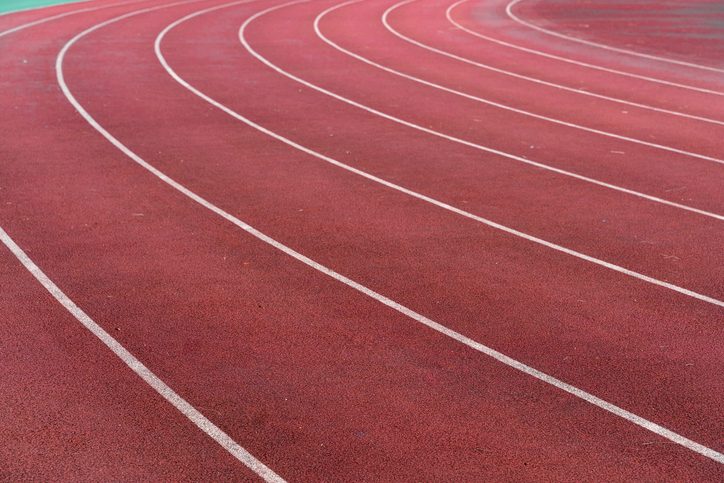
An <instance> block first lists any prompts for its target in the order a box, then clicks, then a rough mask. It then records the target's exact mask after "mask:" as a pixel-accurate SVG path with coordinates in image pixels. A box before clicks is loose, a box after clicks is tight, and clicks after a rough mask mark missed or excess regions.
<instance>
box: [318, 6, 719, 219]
mask: <svg viewBox="0 0 724 483" xmlns="http://www.w3.org/2000/svg"><path fill="white" fill-rule="evenodd" d="M361 1H362V0H350V1H348V2H345V3H341V4H339V5H335V6H334V7H330V8H328V9H327V10H325V11H324V12H322V13H320V14H319V15H318V16H317V18H316V19H314V31H315V32H316V33H317V36H318V37H319V38H321V39H322V40H324V41H325V42H326V43H327V44H329V45H331V46H332V47H334V48H335V49H337V50H339V51H340V52H342V53H344V54H347V55H349V56H350V57H353V58H355V59H357V60H360V61H362V62H364V63H366V64H369V65H371V66H373V67H376V68H378V69H381V70H384V71H385V72H389V73H391V74H395V75H398V76H400V77H403V78H405V79H408V80H411V81H414V82H418V83H420V84H423V85H426V86H428V87H432V88H435V89H439V90H441V91H444V92H448V93H450V94H454V95H457V96H460V97H464V98H466V99H470V100H472V101H477V102H481V103H483V104H487V105H489V106H493V107H497V108H500V109H504V110H507V111H511V112H515V113H516V114H521V115H524V116H530V117H533V118H535V119H540V120H542V121H547V122H551V123H554V124H559V125H562V126H566V127H570V128H573V129H580V130H582V131H586V132H590V133H593V134H599V135H601V136H607V137H610V138H613V139H618V140H620V141H627V142H631V143H635V144H640V145H642V146H646V147H650V148H654V149H661V150H663V151H668V152H671V153H676V154H681V155H684V156H690V157H692V158H698V159H703V160H706V161H713V162H715V163H720V164H724V160H722V159H719V158H714V157H711V156H705V155H703V154H697V153H692V152H689V151H684V150H681V149H677V148H672V147H670V146H664V145H661V144H656V143H650V142H648V141H642V140H640V139H635V138H630V137H627V136H622V135H619V134H614V133H610V132H606V131H601V130H599V129H594V128H590V127H586V126H581V125H579V124H574V123H570V122H566V121H561V120H559V119H554V118H551V117H547V116H543V115H540V114H535V113H532V112H528V111H524V110H522V109H517V108H515V107H511V106H506V105H505V104H500V103H497V102H493V101H490V100H488V99H483V98H481V97H477V96H473V95H471V94H466V93H464V92H460V91H456V90H454V89H450V88H448V87H444V86H441V85H439V84H435V83H433V82H429V81H426V80H423V79H420V78H418V77H414V76H411V75H408V74H404V73H402V72H400V71H397V70H394V69H392V68H389V67H385V66H383V65H381V64H378V63H376V62H373V61H371V60H369V59H367V58H365V57H363V56H361V55H359V54H355V53H354V52H351V51H349V50H346V49H344V48H342V47H340V46H339V45H338V44H336V43H334V42H333V41H331V40H330V39H328V38H327V37H325V36H324V34H323V33H322V32H321V30H320V29H319V22H320V21H321V19H322V17H324V16H325V15H327V14H328V13H330V12H332V11H334V10H337V9H338V8H341V7H346V6H348V5H352V4H354V3H359V2H361ZM398 5H399V4H398ZM395 7H397V5H394V6H392V7H391V8H390V9H388V10H387V11H385V13H384V14H383V15H382V22H383V23H384V24H385V26H387V27H388V30H390V31H392V29H391V27H389V26H388V23H387V14H388V12H390V11H391V10H393V9H394V8H395ZM392 32H393V33H395V32H394V31H392ZM722 124H724V123H722ZM720 218H721V219H722V220H724V216H722V217H720Z"/></svg>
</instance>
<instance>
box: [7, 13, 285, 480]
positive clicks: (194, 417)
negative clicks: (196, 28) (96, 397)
mask: <svg viewBox="0 0 724 483" xmlns="http://www.w3.org/2000/svg"><path fill="white" fill-rule="evenodd" d="M198 1H202V0H186V1H182V2H175V3H169V4H166V5H161V6H156V7H152V8H145V9H142V10H137V11H135V12H131V13H127V14H125V15H121V16H119V17H115V18H113V19H111V20H107V21H105V22H102V23H99V24H97V25H95V26H93V27H91V28H89V29H87V30H85V31H83V32H81V33H79V34H78V35H76V36H75V37H73V38H72V39H71V40H70V41H69V42H68V43H67V44H65V46H63V49H62V50H61V51H60V53H59V54H58V58H57V59H56V62H55V70H56V75H57V78H58V84H59V85H60V88H61V89H62V91H63V94H65V97H66V98H67V99H68V100H69V101H70V103H71V104H72V105H73V107H75V109H76V110H77V111H78V113H80V114H81V115H82V116H83V117H84V118H85V119H86V120H87V121H88V122H89V123H90V124H91V125H92V126H93V127H94V128H95V129H96V130H97V131H98V132H100V133H101V134H103V136H105V138H106V139H108V140H109V141H111V143H113V145H114V146H116V147H117V148H119V149H120V150H121V151H123V152H124V153H126V154H127V155H129V156H131V158H133V159H134V160H135V161H137V162H138V163H139V164H141V165H142V166H144V167H145V168H146V169H148V170H149V171H151V172H152V173H153V174H155V175H156V176H158V177H159V178H161V179H163V180H164V181H166V182H167V183H169V184H171V185H172V186H174V187H175V188H177V189H179V190H180V191H181V192H183V193H185V194H187V195H189V196H191V195H192V194H191V192H189V191H188V190H186V189H185V188H183V187H182V186H180V185H177V184H176V183H175V182H173V181H172V180H170V179H169V178H167V177H165V176H164V175H163V174H162V173H161V172H159V171H157V170H156V169H155V168H153V167H152V166H150V165H148V164H147V163H145V161H143V160H142V159H140V158H138V156H136V155H135V154H133V153H132V152H131V151H129V150H128V149H127V148H126V147H125V146H123V145H122V144H121V143H120V142H119V141H118V140H116V139H115V138H114V137H113V136H111V135H110V134H109V133H108V132H107V131H105V130H104V129H103V128H102V127H101V126H100V125H99V124H98V123H97V122H96V121H95V120H94V119H93V118H92V117H91V116H90V115H89V114H88V113H87V112H86V110H85V109H83V107H82V106H81V105H80V104H79V103H78V101H77V100H76V99H75V97H74V96H73V94H72V93H71V92H70V90H69V89H68V86H67V84H66V83H65V78H64V76H63V59H64V58H65V54H66V53H67V52H68V49H70V47H71V46H72V45H73V44H75V43H76V42H77V41H78V40H79V39H81V38H82V37H84V36H86V35H87V34H89V33H91V32H93V31H95V30H98V29H100V28H102V27H105V26H107V25H110V24H112V23H114V22H118V21H120V20H123V19H126V18H129V17H132V16H134V15H139V14H142V13H146V12H151V11H154V10H160V9H162V8H168V7H173V6H178V5H184V4H190V3H195V2H198ZM249 1H253V0H244V2H240V3H245V2H249ZM194 196H196V195H193V196H191V197H192V198H194ZM197 201H199V200H197ZM0 235H4V238H3V242H5V244H6V245H8V247H10V249H11V250H13V253H15V255H16V256H17V257H18V258H19V259H20V260H21V261H22V262H23V264H24V265H25V266H26V267H27V268H28V270H30V271H31V272H32V273H33V275H35V277H36V278H37V279H38V280H39V281H40V282H41V283H42V284H43V286H45V288H46V289H47V290H48V291H49V292H50V293H51V294H53V296H54V297H55V298H56V299H58V301H59V302H60V303H61V304H63V306H64V307H65V308H66V309H68V310H69V311H70V312H71V313H72V314H73V315H74V316H75V317H76V318H77V319H78V320H79V321H80V322H81V323H82V324H83V325H85V326H86V327H87V328H88V330H90V331H91V332H93V333H94V334H95V335H96V336H97V337H98V338H99V339H101V340H102V341H103V342H104V343H105V344H106V345H107V346H108V347H109V348H110V349H111V350H112V351H113V352H114V353H115V354H116V355H117V356H118V357H120V358H121V359H122V360H123V362H125V363H126V364H127V365H128V366H129V367H130V368H131V369H132V370H133V371H134V372H136V373H137V374H138V375H139V376H141V377H142V378H143V380H144V381H146V382H147V383H148V384H149V385H151V387H153V388H154V389H155V390H156V391H157V392H158V393H159V394H160V395H161V396H163V397H164V398H165V399H166V400H167V401H168V402H170V403H171V404H172V405H173V406H174V407H175V408H176V409H178V410H179V411H181V413H183V414H184V416H186V417H187V418H188V419H189V420H191V422H193V423H194V424H195V425H196V426H198V427H199V428H200V429H201V430H202V431H203V432H204V433H206V434H207V435H209V436H210V437H211V438H212V439H214V441H216V442H217V443H218V444H219V445H221V446H222V447H223V448H224V449H225V450H227V451H228V452H229V453H231V454H232V455H233V456H234V457H236V459H238V460H239V461H240V462H242V463H243V464H244V465H246V466H247V467H248V468H249V469H251V470H252V471H253V472H255V473H256V474H257V475H259V476H260V477H262V478H263V479H264V481H266V482H268V483H285V481H284V480H283V479H282V478H281V477H280V476H279V475H277V474H276V473H274V472H273V471H272V470H271V469H270V468H268V467H267V466H266V465H264V463H262V462H261V461H259V460H258V459H256V458H255V457H254V456H253V455H252V454H251V453H249V452H248V451H247V450H245V449H244V448H243V447H241V446H240V445H239V444H238V443H237V442H236V441H234V440H233V439H231V437H229V436H228V435H227V434H226V433H225V432H223V431H222V430H221V429H219V428H218V427H217V426H216V425H214V424H213V423H212V422H211V421H210V420H209V419H207V418H206V416H204V415H203V414H201V413H200V412H199V411H197V410H196V409H195V408H194V407H193V406H191V405H190V404H189V403H187V402H186V401H185V400H184V399H183V398H181V397H180V396H179V395H178V394H176V393H175V392H174V391H173V390H171V388H169V387H168V386H167V385H166V384H165V383H164V382H163V381H161V380H160V379H158V377H156V376H155V375H154V374H153V373H151V371H150V370H148V369H147V368H146V367H145V366H144V365H143V364H141V362H139V361H138V360H137V359H136V358H135V357H133V356H132V355H131V354H130V353H129V352H128V351H127V350H126V349H124V348H123V347H122V346H121V345H120V344H119V343H118V342H116V340H115V339H113V338H112V337H111V336H110V335H108V333H107V332H105V331H104V330H103V329H102V328H100V327H99V326H98V325H97V324H96V323H95V322H93V320H91V319H90V317H88V316H87V315H86V314H85V313H84V312H83V311H82V310H81V309H79V308H78V307H77V306H76V305H75V304H74V303H73V302H72V301H71V300H70V299H69V298H68V297H66V296H65V295H64V294H63V292H61V291H60V289H58V287H57V286H55V284H53V282H51V281H50V280H49V279H48V278H47V277H46V276H45V275H43V274H42V272H41V271H40V269H38V268H37V266H35V265H34V264H33V263H32V262H31V261H30V260H29V259H28V258H27V256H25V257H23V256H24V254H23V253H22V252H21V251H20V249H19V248H17V245H15V244H14V243H12V240H9V238H8V237H7V235H5V233H4V232H2V233H0Z"/></svg>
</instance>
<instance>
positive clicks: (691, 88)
mask: <svg viewBox="0 0 724 483" xmlns="http://www.w3.org/2000/svg"><path fill="white" fill-rule="evenodd" d="M467 1H468V0H461V1H459V2H457V3H455V4H453V5H452V6H451V7H450V9H449V10H448V20H450V22H451V23H452V24H453V25H455V26H456V27H458V28H460V29H461V30H463V31H465V32H468V33H469V34H472V35H475V36H476V37H480V38H483V39H485V40H490V41H492V42H496V43H498V44H501V45H505V46H507V47H512V48H514V49H518V50H522V51H524V52H528V53H531V54H535V55H540V56H543V57H548V58H549V59H555V60H560V61H561V62H567V63H569V64H575V65H580V66H581V67H587V68H589V69H596V70H600V71H603V72H609V73H611V74H617V75H622V76H626V77H633V78H635V79H640V80H645V81H649V82H656V83H658V84H665V85H668V86H673V87H680V88H682V89H689V90H693V91H698V92H704V93H706V94H714V95H717V96H724V92H721V91H714V90H711V89H704V88H701V87H694V86H688V85H684V84H677V83H676V82H669V81H665V80H662V79H656V78H653V77H647V76H643V75H638V74H632V73H631V72H624V71H621V70H615V69H609V68H607V67H603V66H600V65H594V64H588V63H586V62H580V61H578V60H573V59H569V58H566V57H560V56H558V55H553V54H548V53H545V52H541V51H539V50H534V49H528V48H525V47H521V46H518V45H514V44H510V43H508V42H503V41H501V40H497V39H493V38H491V37H487V36H485V35H482V34H479V33H477V32H475V31H473V30H470V29H467V28H465V27H463V26H462V25H460V24H458V23H456V22H455V21H454V20H452V18H451V17H450V15H449V12H450V10H452V9H453V8H454V7H456V6H458V5H460V4H461V3H464V2H467Z"/></svg>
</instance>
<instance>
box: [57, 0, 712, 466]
mask: <svg viewBox="0 0 724 483" xmlns="http://www.w3.org/2000/svg"><path fill="white" fill-rule="evenodd" d="M305 1H308V0H298V1H296V2H292V3H301V2H305ZM246 2H247V0H242V1H238V2H233V3H229V4H225V5H221V6H216V7H212V8H207V9H204V10H201V11H198V12H196V13H194V14H191V15H188V16H186V17H183V18H182V19H180V20H177V21H176V22H174V23H172V24H170V25H169V26H168V27H166V28H165V29H164V30H163V31H162V32H161V33H160V34H159V35H158V37H157V38H156V42H155V46H154V47H155V50H156V54H157V56H158V57H159V60H160V61H161V63H162V64H163V65H164V67H165V68H166V69H167V70H168V71H169V74H171V75H172V77H174V79H176V80H177V81H179V82H181V83H182V85H184V86H185V87H187V88H188V89H189V90H191V91H192V92H194V93H197V95H199V94H200V93H199V92H198V91H196V90H195V89H194V88H193V87H191V86H190V85H188V84H187V83H185V81H183V80H182V79H180V78H179V77H178V76H177V75H176V74H175V72H173V70H171V69H170V67H168V64H167V63H166V61H165V59H164V58H163V56H162V54H161V51H160V44H161V40H162V39H163V36H164V35H165V34H166V33H167V32H168V31H169V30H171V29H172V28H173V27H175V26H176V25H179V24H180V23H182V22H184V21H186V20H188V19H190V18H193V17H196V16H198V15H202V14H204V13H208V12H211V11H214V10H219V9H222V8H227V7H231V6H236V5H240V4H243V3H246ZM247 22H248V20H247ZM99 27H100V26H97V27H94V29H95V28H99ZM81 35H82V34H81ZM68 47H69V46H68V45H66V47H64V52H65V51H67V48H68ZM56 67H57V69H58V80H59V83H61V87H62V89H63V92H64V93H65V94H66V96H67V97H68V100H69V101H70V102H71V104H73V106H74V107H76V109H78V112H79V113H80V114H81V115H82V116H83V117H84V118H85V119H86V120H87V121H88V122H89V124H91V126H93V127H94V128H95V129H96V130H97V131H98V132H99V133H100V134H101V135H103V136H104V137H105V138H106V139H108V140H109V141H110V142H111V143H112V144H113V145H114V146H116V147H117V148H119V149H120V150H121V151H122V152H124V153H125V154H126V155H128V156H129V157H130V158H131V159H133V160H134V161H135V162H137V163H138V164H139V165H141V166H142V167H144V168H146V169H147V170H148V171H150V172H151V173H153V174H154V175H155V176H157V177H158V178H160V179H161V180H162V181H164V182H166V183H167V184H169V185H170V186H171V187H173V188H175V189H177V190H178V191H180V192H181V193H183V194H185V195H186V196H188V197H189V198H191V199H192V200H194V201H196V202H197V203H199V204H201V205H202V206H204V207H206V208H208V209H209V210H211V211H213V212H214V213H216V214H218V215H220V216H222V217H223V218H224V219H226V220H228V221H229V222H231V223H233V224H234V225H236V226H238V227H239V228H241V229H243V230H244V231H246V232H247V233H249V234H251V235H253V236H255V237H257V238H258V239H260V240H261V241H264V242H266V243H268V244H270V245H272V246H273V247H275V248H277V249H278V250H280V251H282V252H284V253H285V254H287V255H289V256H292V257H293V258H295V259H297V260H298V261H300V262H302V263H304V264H306V265H308V266H310V267H312V268H314V269H315V270H318V271H319V272H321V273H324V274H326V275H328V276H330V277H332V278H334V279H335V280H338V281H339V282H341V283H343V284H345V285H347V286H349V287H351V288H353V289H355V290H357V291H359V292H361V293H363V294H365V295H368V296H369V297H371V298H373V299H375V300H377V301H379V302H380V303H382V304H384V305H386V306H388V307H390V308H392V309H394V310H396V311H398V312H400V313H402V314H404V315H407V316H408V317H410V318H412V319H413V320H416V321H418V322H420V323H422V324H424V325H426V326H427V327H429V328H431V329H433V330H435V331H437V332H439V333H441V334H443V335H446V336H448V337H451V338H453V339H455V340H457V341H459V342H461V343H463V344H465V345H467V346H468V347H470V348H472V349H474V350H476V351H479V352H481V353H484V354H486V355H488V356H490V357H492V358H494V359H496V360H498V361H499V362H502V363H503V364H505V365H507V366H509V367H512V368H514V369H517V370H519V371H522V372H524V373H525V374H528V375H530V376H533V377H535V378H536V379H539V380H541V381H543V382H546V383H548V384H551V385H553V386H555V387H557V388H559V389H561V390H563V391H566V392H568V393H569V394H572V395H574V396H576V397H579V398H581V399H584V400H586V401H588V402H590V403H591V404H593V405H595V406H597V407H599V408H601V409H604V410H605V411H608V412H610V413H613V414H615V415H617V416H620V417H622V418H624V419H626V420H628V421H631V422H633V423H634V424H636V425H638V426H640V427H643V428H645V429H648V430H649V431H652V432H654V433H656V434H658V435H660V436H662V437H664V438H666V439H668V440H670V441H672V442H675V443H677V444H680V445H682V446H684V447H686V448H687V449H690V450H692V451H694V452H697V453H699V454H701V455H703V456H706V457H707V458H711V459H713V460H714V461H717V462H719V463H724V454H721V453H719V452H717V451H714V450H713V449H710V448H707V447H706V446H703V445H701V444H699V443H696V442H694V441H692V440H689V439H687V438H685V437H683V436H680V435H678V434H676V433H674V432H672V431H670V430H668V429H666V428H664V427H662V426H659V425H657V424H655V423H653V422H650V421H648V420H646V419H643V418H641V417H639V416H636V415H635V414H633V413H630V412H628V411H626V410H624V409H621V408H619V407H617V406H615V405H613V404H610V403H608V402H606V401H604V400H602V399H600V398H597V397H596V396H593V395H591V394H589V393H587V392H585V391H582V390H580V389H578V388H576V387H573V386H571V385H569V384H566V383H564V382H562V381H559V380H558V379H555V378H553V377H551V376H548V375H547V374H545V373H543V372H540V371H538V370H536V369H533V368H532V367H529V366H527V365H525V364H522V363H521V362H518V361H516V360H515V359H512V358H510V357H508V356H506V355H504V354H502V353H500V352H497V351H495V350H493V349H491V348H489V347H487V346H484V345H483V344H480V343H478V342H475V341H474V340H472V339H469V338H467V337H465V336H464V335H462V334H459V333H458V332H455V331H453V330H451V329H449V328H447V327H445V326H443V325H441V324H438V323H437V322H434V321H432V320H431V319H428V318H426V317H424V316H422V315H420V314H418V313H416V312H414V311H412V310H410V309H408V308H407V307H404V306H402V305H400V304H398V303H397V302H395V301H393V300H391V299H389V298H387V297H384V296H383V295H380V294H378V293H376V292H374V291H372V290H370V289H369V288H367V287H365V286H363V285H361V284H359V283H357V282H354V281H353V280H351V279H349V278H346V277H344V276H343V275H341V274H339V273H337V272H335V271H333V270H331V269H329V268H327V267H324V266H323V265H320V264H318V263H317V262H315V261H313V260H311V259H310V258H307V257H305V256H304V255H302V254H300V253H298V252H296V251H294V250H292V249H291V248H289V247H287V246H285V245H282V244H281V243H279V242H277V241H276V240H274V239H272V238H271V237H268V236H267V235H264V234H263V233H261V232H259V231H258V230H256V229H254V228H253V227H251V226H250V225H247V224H246V223H244V222H242V221H241V220H239V219H238V218H236V217H234V216H233V215H231V214H229V213H227V212H225V211H223V210H222V209H221V208H219V207H217V206H215V205H213V204H212V203H210V202H208V201H206V200H205V199H204V198H202V197H200V196H199V195H197V194H195V193H194V192H192V191H190V190H189V189H187V188H186V187H184V186H183V185H181V184H179V183H177V182H176V181H174V180H172V179H171V178H169V177H168V176H166V175H165V174H163V173H162V172H161V171H159V170H158V169H156V168H154V167H153V166H151V165H150V164H148V163H147V162H146V161H144V160H143V159H142V158H140V157H139V156H138V155H136V154H135V153H133V152H132V151H131V150H130V149H128V148H127V147H126V146H124V145H123V144H122V143H121V142H120V141H118V140H117V139H116V138H114V137H113V136H112V135H111V134H110V133H109V132H108V131H106V130H105V129H104V128H103V127H101V126H100V125H99V124H98V123H97V122H96V121H95V120H94V119H93V118H92V117H91V116H90V115H89V114H88V113H87V112H86V111H85V110H84V109H83V107H82V106H81V105H80V104H79V103H78V101H77V100H76V99H75V98H74V97H73V96H72V94H71V93H70V91H69V90H68V88H67V86H66V85H65V84H64V83H63V82H62V57H61V56H59V57H58V62H57V64H56ZM200 95H201V96H203V94H200Z"/></svg>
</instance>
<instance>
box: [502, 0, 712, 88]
mask: <svg viewBox="0 0 724 483" xmlns="http://www.w3.org/2000/svg"><path fill="white" fill-rule="evenodd" d="M521 1H522V0H513V1H512V2H510V3H509V4H508V6H507V7H506V8H505V12H506V13H507V14H508V17H510V18H512V19H513V20H515V21H516V22H518V23H519V24H521V25H524V26H526V27H529V28H532V29H534V30H537V31H539V32H543V33H544V34H548V35H553V36H555V37H559V38H561V39H565V40H570V41H573V42H579V43H581V44H585V45H590V46H592V47H598V48H600V49H605V50H610V51H612V52H618V53H621V54H628V55H634V56H636V57H642V58H645V59H651V60H658V61H661V62H668V63H671V64H678V65H683V66H686V67H693V68H695V69H703V70H708V71H711V72H719V73H722V74H724V69H717V68H716V67H711V66H707V65H701V64H694V63H692V62H685V61H683V60H676V59H670V58H666V57H659V56H656V55H650V54H644V53H642V52H635V51H633V50H627V49H620V48H617V47H612V46H610V45H605V44H599V43H597V42H591V41H589V40H584V39H579V38H576V37H571V36H570V35H565V34H561V33H559V32H555V31H553V30H548V29H544V28H543V27H539V26H537V25H534V24H532V23H530V22H526V21H525V20H523V19H521V18H519V17H517V16H516V15H515V14H514V13H513V6H514V5H515V4H517V3H520V2H521Z"/></svg>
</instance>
